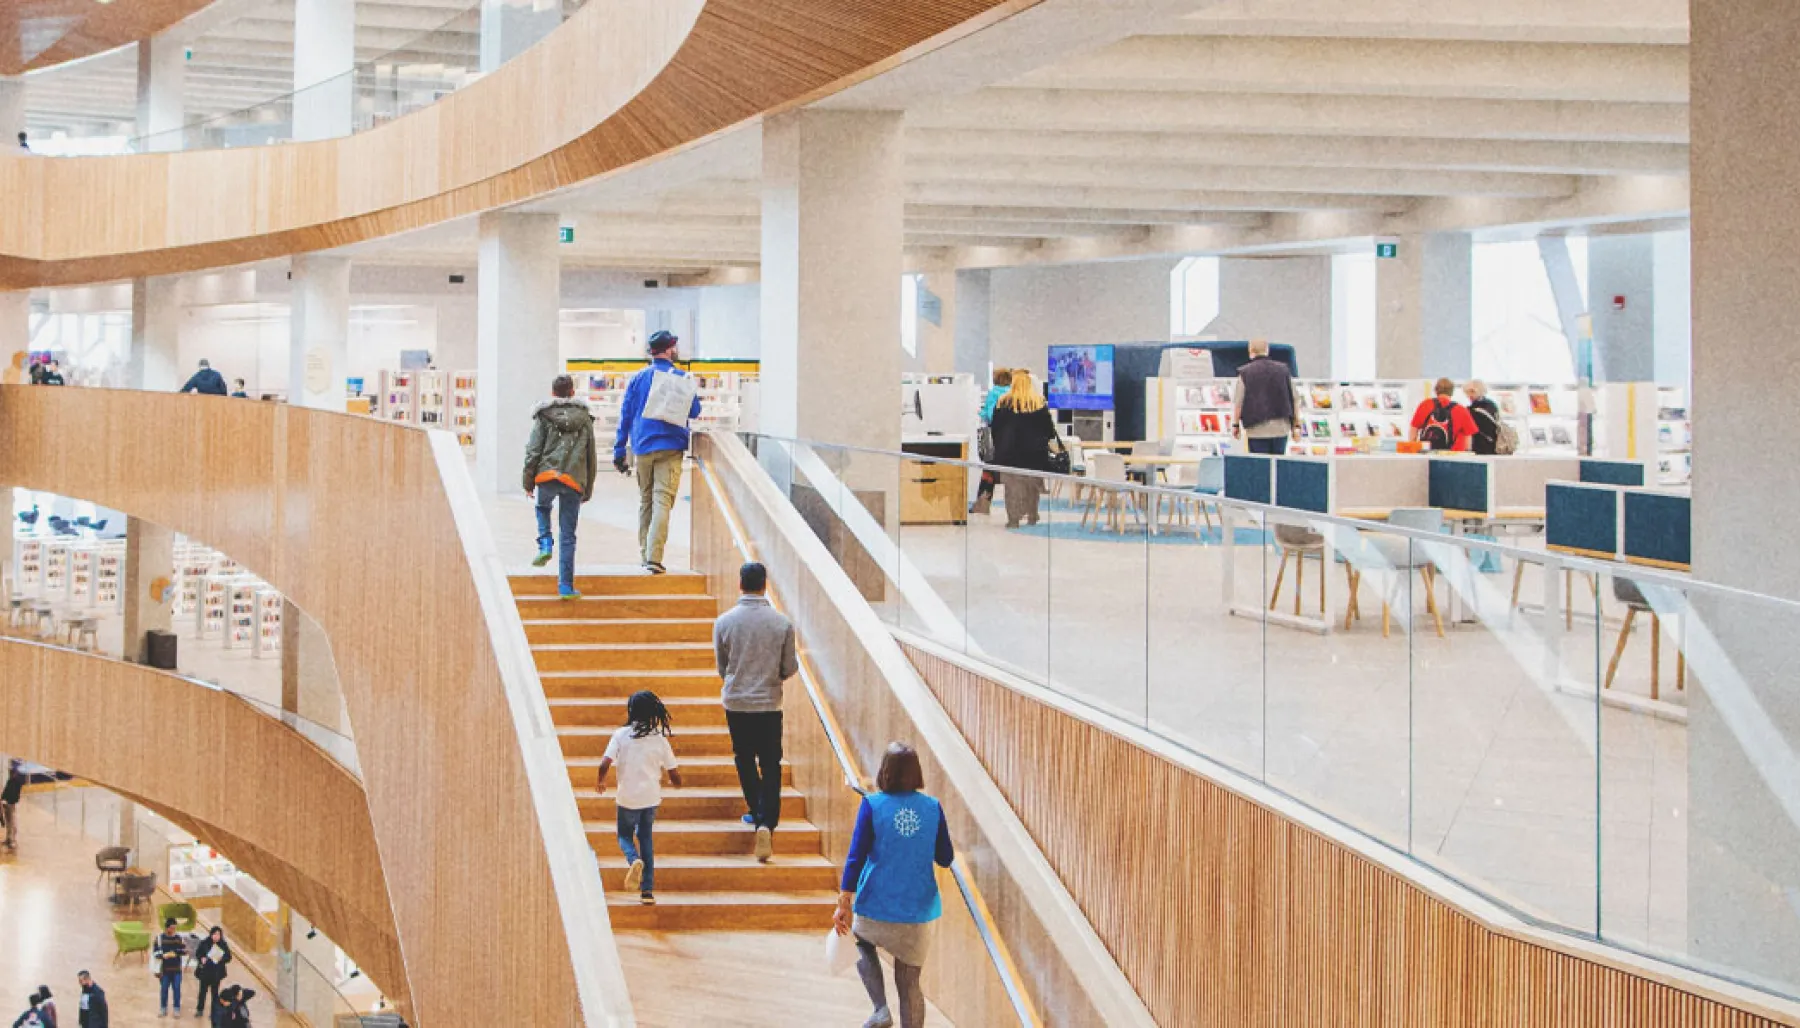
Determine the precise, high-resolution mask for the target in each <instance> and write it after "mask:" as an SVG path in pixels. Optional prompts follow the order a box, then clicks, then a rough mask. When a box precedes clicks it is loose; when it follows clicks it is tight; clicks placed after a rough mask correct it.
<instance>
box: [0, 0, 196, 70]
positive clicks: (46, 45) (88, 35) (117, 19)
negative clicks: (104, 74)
mask: <svg viewBox="0 0 1800 1028" xmlns="http://www.w3.org/2000/svg"><path fill="white" fill-rule="evenodd" d="M213 3H214V0H108V2H105V3H90V4H79V5H77V4H71V3H69V2H68V0H7V2H6V4H5V5H4V9H0V75H20V74H23V73H25V72H28V71H37V70H39V69H41V68H52V67H55V66H56V65H58V64H66V63H68V62H69V61H78V60H80V59H82V58H83V57H92V56H94V55H95V54H100V53H105V52H106V51H108V50H112V49H116V48H117V47H121V46H125V45H126V44H128V43H135V42H137V41H138V40H140V39H149V38H150V37H151V36H154V35H156V34H157V33H158V32H162V31H163V30H165V29H167V28H169V27H171V26H173V25H174V24H175V23H177V22H179V21H181V20H182V19H183V18H186V17H187V16H188V15H190V14H193V13H195V12H196V11H199V10H200V9H202V8H204V7H209V6H211V5H212V4H213ZM58 23H62V24H63V28H62V29H61V31H57V30H56V29H55V28H54V26H55V25H57V24H58ZM28 27H34V28H35V31H32V30H31V28H28ZM47 27H48V28H49V30H50V31H49V32H46V31H45V29H46V28H47ZM28 33H29V38H28ZM46 37H49V38H46ZM14 44H16V46H15V45H14ZM28 51H29V52H28Z"/></svg>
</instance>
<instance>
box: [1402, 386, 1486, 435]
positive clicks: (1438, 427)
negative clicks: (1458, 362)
mask: <svg viewBox="0 0 1800 1028" xmlns="http://www.w3.org/2000/svg"><path fill="white" fill-rule="evenodd" d="M1431 392H1432V395H1431V397H1430V398H1429V399H1427V400H1425V401H1424V402H1423V403H1421V404H1419V409H1418V410H1415V411H1413V416H1412V437H1413V439H1414V440H1416V441H1418V442H1420V443H1423V444H1424V445H1425V447H1426V448H1427V449H1431V450H1467V449H1468V448H1469V440H1470V439H1471V438H1473V437H1474V435H1475V419H1474V418H1473V417H1471V416H1470V414H1469V408H1467V407H1464V406H1463V405H1462V404H1460V403H1457V402H1456V383H1455V382H1452V381H1450V380H1449V379H1447V378H1440V379H1438V380H1437V384H1436V385H1434V386H1432V389H1431Z"/></svg>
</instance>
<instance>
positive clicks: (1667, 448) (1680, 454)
mask: <svg viewBox="0 0 1800 1028" xmlns="http://www.w3.org/2000/svg"><path fill="white" fill-rule="evenodd" d="M1693 447H1694V426H1693V422H1691V421H1689V420H1688V405H1687V390H1685V389H1681V388H1679V387H1676V386H1663V387H1661V388H1659V389H1657V391H1656V479H1657V483H1658V484H1659V485H1664V486H1685V485H1688V484H1689V483H1690V482H1691V481H1692V480H1693V475H1694V457H1693Z"/></svg>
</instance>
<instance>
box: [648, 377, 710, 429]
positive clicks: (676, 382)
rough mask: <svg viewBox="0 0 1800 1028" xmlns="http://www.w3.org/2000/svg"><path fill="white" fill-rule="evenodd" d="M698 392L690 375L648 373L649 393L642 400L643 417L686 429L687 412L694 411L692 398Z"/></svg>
mask: <svg viewBox="0 0 1800 1028" xmlns="http://www.w3.org/2000/svg"><path fill="white" fill-rule="evenodd" d="M698 391H699V386H698V385H697V384H696V383H695V382H694V377H693V376H692V375H677V374H676V373H674V372H673V371H653V372H651V373H650V393H649V395H648V396H646V397H645V398H644V417H646V418H655V419H656V420H657V421H662V422H666V423H668V424H671V425H674V426H676V427H677V428H686V427H687V423H688V412H689V411H691V410H693V409H694V396H695V394H696V393H697V392H698Z"/></svg>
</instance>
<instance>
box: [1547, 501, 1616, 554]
mask: <svg viewBox="0 0 1800 1028" xmlns="http://www.w3.org/2000/svg"><path fill="white" fill-rule="evenodd" d="M1544 518H1545V526H1544V542H1545V543H1546V544H1547V545H1549V546H1552V547H1556V548H1558V549H1563V550H1575V551H1577V552H1580V553H1584V554H1589V555H1591V556H1599V557H1614V556H1617V555H1618V552H1619V490H1618V489H1616V488H1613V487H1611V486H1603V485H1578V484H1576V483H1573V482H1551V483H1550V484H1549V485H1548V486H1546V487H1545V488H1544Z"/></svg>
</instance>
